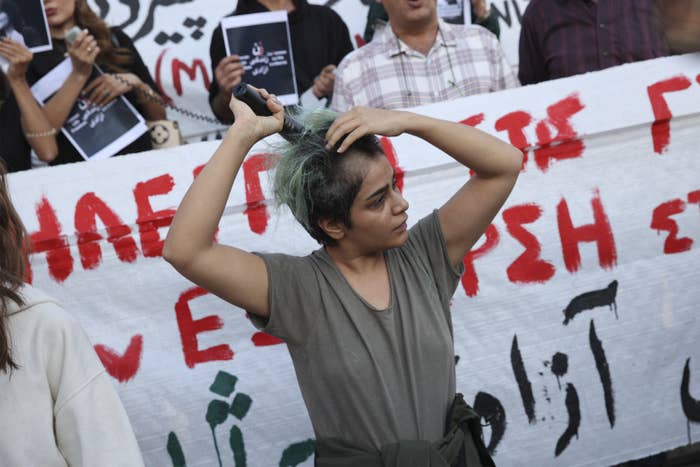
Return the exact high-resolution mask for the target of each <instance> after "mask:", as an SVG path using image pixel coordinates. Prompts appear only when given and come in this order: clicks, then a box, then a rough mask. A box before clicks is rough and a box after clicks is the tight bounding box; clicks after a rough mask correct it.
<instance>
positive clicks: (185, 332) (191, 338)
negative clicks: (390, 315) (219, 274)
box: [175, 287, 233, 368]
mask: <svg viewBox="0 0 700 467" xmlns="http://www.w3.org/2000/svg"><path fill="white" fill-rule="evenodd" d="M207 293H208V292H207V291H206V290H204V289H202V288H200V287H193V288H191V289H189V290H186V291H184V292H183V293H182V294H181V295H180V298H179V299H178V301H177V303H176V304H175V317H176V318H177V326H178V328H179V330H180V340H181V342H182V353H183V354H184V357H185V365H187V367H188V368H194V366H195V365H197V364H199V363H205V362H211V361H215V360H231V359H232V358H233V350H231V347H229V346H228V344H220V345H217V346H214V347H209V348H207V349H204V350H199V343H198V341H197V335H198V334H200V333H203V332H207V331H215V330H217V329H221V328H222V327H223V326H224V323H223V321H221V318H220V317H219V316H217V315H209V316H206V317H204V318H201V319H193V318H192V310H191V309H190V301H192V300H194V299H196V298H199V297H202V296H204V295H206V294H207Z"/></svg>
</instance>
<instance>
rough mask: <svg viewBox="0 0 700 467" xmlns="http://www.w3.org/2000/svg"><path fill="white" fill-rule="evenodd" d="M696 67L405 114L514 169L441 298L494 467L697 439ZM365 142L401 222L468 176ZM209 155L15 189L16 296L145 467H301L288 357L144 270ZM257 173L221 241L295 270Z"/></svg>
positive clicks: (296, 242)
mask: <svg viewBox="0 0 700 467" xmlns="http://www.w3.org/2000/svg"><path fill="white" fill-rule="evenodd" d="M698 58H699V57H698V56H697V55H688V56H680V57H673V58H666V59H659V60H656V61H649V62H642V63H636V64H631V65H626V66H622V67H619V68H615V69H610V70H606V71H603V72H598V73H593V74H588V75H583V76H578V77H572V78H568V79H564V80H558V81H553V82H549V83H544V84H540V85H537V86H529V87H525V88H520V89H514V90H508V91H503V92H500V93H495V94H488V95H481V96H473V97H469V98H464V99H460V100H456V101H452V102H446V103H443V104H435V105H432V106H427V107H423V108H420V109H417V111H419V112H421V113H424V114H427V115H431V116H436V117H441V118H445V119H448V120H452V121H460V122H462V123H464V124H467V125H472V126H475V127H477V128H480V129H482V130H484V131H487V132H489V133H491V134H493V135H496V136H498V137H500V138H502V139H504V140H507V141H510V142H511V143H512V144H514V145H515V146H517V147H519V148H520V149H522V150H523V153H524V154H525V156H526V157H525V161H524V163H523V169H522V173H521V176H520V179H519V180H518V183H517V185H516V188H515V190H514V192H513V194H512V195H511V197H510V198H509V199H508V201H507V202H506V204H505V206H504V207H503V209H502V210H501V212H500V213H499V214H498V215H497V216H496V218H495V219H494V222H493V224H492V225H491V226H490V227H489V228H488V229H487V231H486V233H485V235H484V236H483V238H482V239H481V240H480V241H479V242H478V243H477V245H476V246H475V247H474V249H473V250H472V251H471V252H470V253H469V254H468V255H467V256H466V257H465V258H464V264H465V267H466V271H465V274H464V276H463V277H462V280H461V287H459V288H458V290H457V292H456V293H455V296H454V297H453V300H452V314H453V321H454V331H455V353H456V356H457V357H456V369H457V377H458V379H457V389H458V391H460V392H462V393H464V395H465V399H466V400H467V401H468V402H469V403H470V404H472V405H473V406H474V407H475V408H476V409H477V411H478V412H479V413H480V414H481V415H482V416H483V422H484V423H488V426H487V427H486V428H485V430H484V435H485V441H486V444H487V446H488V448H489V449H490V451H491V452H492V453H493V455H494V458H495V460H496V463H497V464H498V465H503V466H509V465H523V463H526V464H528V465H538V466H584V465H590V466H593V465H596V466H598V465H610V464H614V463H617V462H622V461H625V460H628V459H634V458H639V457H644V456H648V455H651V454H654V453H657V452H659V451H662V450H666V449H669V448H673V447H676V446H681V445H685V444H688V443H690V442H697V441H698V440H699V439H700V409H699V407H700V347H699V346H698V336H699V335H700V323H699V321H698V319H697V314H698V303H699V302H700V291H699V289H698V286H697V284H698V283H699V282H700V269H699V268H698V260H700V255H699V253H698V252H699V251H700V249H699V245H700V177H699V176H698V174H700V159H698V154H697V141H698V137H697V134H698V133H697V128H698V124H700V111H699V109H700V60H698ZM382 144H383V147H384V149H385V151H386V153H387V157H388V158H389V160H390V161H391V163H392V164H393V165H394V167H395V170H396V172H397V174H399V177H398V178H399V181H400V187H401V188H402V190H403V192H404V195H405V196H406V198H407V199H408V201H409V202H410V208H409V211H408V213H409V223H411V222H415V221H416V220H417V219H419V218H420V217H422V216H423V215H425V214H427V213H428V212H430V211H431V210H432V209H433V208H435V207H438V206H440V205H441V204H442V203H443V202H445V201H446V200H447V199H448V197H449V196H450V195H451V194H452V193H453V192H454V191H455V190H456V189H458V188H459V187H460V186H461V185H462V184H463V183H464V181H465V180H466V179H467V178H468V176H469V172H468V170H467V169H465V168H463V167H461V166H459V165H457V164H456V163H455V162H454V161H453V160H452V159H451V158H449V157H448V156H446V155H445V154H442V153H441V152H439V151H438V150H436V149H435V148H433V147H431V146H430V145H428V144H427V143H425V142H423V141H421V140H419V139H417V138H414V137H412V136H407V135H403V136H400V137H397V138H392V139H386V138H384V139H383V140H382ZM215 147H216V144H215V143H212V142H210V143H198V144H192V145H189V146H183V147H179V148H175V149H171V150H162V151H158V152H151V153H144V154H139V155H132V156H128V157H119V158H113V159H109V160H103V161H95V162H90V163H81V164H76V165H69V166H60V167H52V168H46V169H39V170H34V171H29V172H24V173H17V174H12V175H11V176H10V178H9V183H10V188H11V190H12V195H13V199H14V201H15V203H16V205H17V207H18V210H19V212H20V215H21V217H22V218H23V220H24V222H25V223H26V227H27V229H28V232H29V233H30V235H31V239H32V245H33V251H32V254H31V256H30V260H31V278H32V281H33V283H34V284H35V285H36V286H38V287H39V288H41V289H44V290H45V291H46V292H48V293H50V294H52V295H54V296H55V297H57V298H58V299H59V300H60V301H61V302H62V303H63V304H64V305H65V307H66V308H67V309H68V310H69V311H70V312H71V313H73V314H74V315H75V316H76V317H77V318H78V320H79V321H80V322H81V323H82V325H83V326H84V327H85V328H86V330H87V332H88V335H89V336H90V338H91V340H92V342H93V344H94V345H95V349H96V351H97V353H98V355H99V356H100V358H101V360H102V362H103V363H104V365H105V367H106V369H107V371H108V372H109V374H110V375H112V377H113V378H114V383H115V385H116V386H117V387H118V390H119V393H120V395H121V397H122V399H123V401H124V404H125V406H126V409H127V412H128V413H129V416H130V418H131V421H132V423H133V426H134V429H135V431H136V434H137V438H138V440H139V443H140V446H141V448H142V450H143V452H144V456H145V458H146V463H147V465H151V466H171V465H210V466H216V465H219V464H220V463H221V464H223V465H231V466H237V467H239V466H243V465H251V466H277V465H281V466H292V465H300V466H301V465H303V466H311V465H313V449H314V444H313V432H312V430H311V427H310V423H309V421H308V416H307V413H306V410H305V408H304V405H303V402H302V400H301V397H300V393H299V390H298V387H297V384H296V379H295V375H294V370H293V368H292V366H291V363H290V359H289V357H288V354H287V351H286V348H285V346H284V345H283V344H281V343H280V342H279V341H277V340H276V339H274V338H272V337H270V336H268V335H266V334H263V333H259V332H256V331H255V329H254V328H253V327H252V325H251V324H250V323H249V322H248V319H247V318H246V316H245V314H244V313H243V312H242V311H241V310H239V309H237V308H235V307H233V306H231V305H229V304H227V303H225V302H223V301H221V300H220V299H218V298H216V297H214V296H212V295H211V294H209V293H207V292H206V291H204V290H202V289H200V288H198V287H196V286H194V285H193V284H191V283H189V282H188V281H186V280H185V279H183V278H182V277H181V276H179V275H178V274H177V273H176V272H175V271H174V270H173V269H172V268H171V267H170V266H169V265H168V264H167V263H165V261H163V259H162V258H161V257H160V255H161V251H162V244H163V238H164V236H165V234H166V232H167V228H168V225H169V224H170V222H171V221H172V216H173V214H174V210H175V208H176V207H177V205H178V203H179V201H180V200H181V199H182V197H183V195H184V193H185V191H186V190H187V188H188V187H189V185H190V183H191V182H192V180H193V178H194V177H195V176H196V174H197V173H198V171H199V170H200V168H201V167H202V165H203V164H205V163H206V161H207V160H208V158H209V157H210V155H211V154H212V153H213V151H214V149H215ZM269 160H270V147H269V145H268V142H266V141H264V142H261V143H260V144H258V145H257V146H256V147H255V148H254V149H253V151H252V152H251V154H249V155H248V157H247V159H246V161H245V163H244V166H243V169H242V170H241V172H240V174H239V176H238V179H237V180H236V183H235V185H234V190H233V192H232V194H231V197H230V199H229V200H228V204H227V207H226V210H225V213H224V216H223V219H222V220H221V223H220V226H219V230H218V232H217V240H218V241H219V242H221V243H225V244H233V245H236V246H239V247H241V248H244V249H247V250H257V251H277V252H287V253H292V254H299V255H303V254H307V253H308V252H310V251H311V250H313V249H315V248H317V245H316V244H315V243H314V242H313V241H312V240H311V239H310V238H309V237H308V235H307V234H306V233H305V232H304V231H303V230H302V229H301V228H300V227H299V226H298V225H297V224H296V223H295V222H294V221H293V219H292V216H291V215H290V214H289V212H288V211H287V210H286V208H280V209H275V208H274V207H273V206H272V205H271V203H270V200H269V199H270V190H269V171H268V167H269V166H270V165H271V164H270V163H269ZM340 422H341V423H342V421H340Z"/></svg>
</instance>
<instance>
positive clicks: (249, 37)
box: [221, 11, 299, 105]
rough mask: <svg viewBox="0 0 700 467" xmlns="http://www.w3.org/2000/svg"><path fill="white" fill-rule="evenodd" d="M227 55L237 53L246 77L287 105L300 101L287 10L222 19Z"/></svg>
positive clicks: (245, 78) (249, 82)
mask: <svg viewBox="0 0 700 467" xmlns="http://www.w3.org/2000/svg"><path fill="white" fill-rule="evenodd" d="M221 28H222V30H223V32H224V42H225V43H226V52H227V53H228V55H238V56H239V57H240V60H241V63H243V67H244V68H245V75H244V76H243V80H244V81H245V82H246V83H248V84H251V85H253V86H255V87H257V88H265V89H267V90H268V91H269V92H271V93H272V94H276V95H277V98H278V99H279V100H280V102H282V103H283V104H284V105H294V104H296V103H297V102H298V100H299V98H298V95H297V86H296V76H295V73H294V58H293V56H292V46H291V40H290V36H289V23H288V21H287V13H286V12H284V11H272V12H269V13H253V14H250V15H240V16H230V17H228V18H224V19H223V20H222V21H221Z"/></svg>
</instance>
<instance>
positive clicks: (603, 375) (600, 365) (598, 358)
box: [588, 320, 615, 428]
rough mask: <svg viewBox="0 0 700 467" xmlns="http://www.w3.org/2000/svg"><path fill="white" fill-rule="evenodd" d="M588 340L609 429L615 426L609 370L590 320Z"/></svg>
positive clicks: (601, 345)
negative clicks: (603, 399) (601, 390)
mask: <svg viewBox="0 0 700 467" xmlns="http://www.w3.org/2000/svg"><path fill="white" fill-rule="evenodd" d="M588 340H589V342H590V344H591V351H592V352H593V358H595V366H596V368H597V369H598V374H599V375H600V382H601V384H602V385H603V395H604V396H605V411H606V412H607V414H608V421H609V422H610V428H612V427H614V426H615V399H614V398H613V389H612V380H611V379H610V368H609V367H608V360H607V358H605V351H604V350H603V343H602V342H601V341H600V339H598V336H597V335H596V332H595V324H593V320H591V326H590V329H589V331H588Z"/></svg>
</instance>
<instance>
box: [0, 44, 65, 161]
mask: <svg viewBox="0 0 700 467" xmlns="http://www.w3.org/2000/svg"><path fill="white" fill-rule="evenodd" d="M0 55H2V56H3V57H5V58H7V60H9V62H10V67H9V68H8V69H7V81H8V82H9V83H10V88H12V94H13V95H14V97H15V101H16V102H17V107H18V108H19V111H20V115H21V117H20V119H21V123H22V129H23V130H24V134H25V136H26V138H27V141H29V145H30V146H31V147H32V149H33V150H34V151H35V152H36V154H37V156H38V157H39V159H41V160H42V161H46V162H50V161H52V160H54V159H55V158H56V155H58V146H57V145H56V136H55V134H56V129H55V127H52V125H51V124H50V123H49V120H48V119H47V118H46V115H45V114H44V111H43V110H42V109H41V107H39V104H37V102H36V100H34V96H32V92H31V90H30V88H29V84H28V83H27V79H26V73H27V68H28V67H29V63H30V62H31V61H32V53H31V52H30V51H29V49H27V48H26V47H25V46H24V45H22V44H20V43H18V42H14V41H12V40H10V39H6V38H3V39H0Z"/></svg>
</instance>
